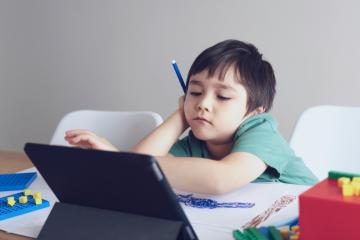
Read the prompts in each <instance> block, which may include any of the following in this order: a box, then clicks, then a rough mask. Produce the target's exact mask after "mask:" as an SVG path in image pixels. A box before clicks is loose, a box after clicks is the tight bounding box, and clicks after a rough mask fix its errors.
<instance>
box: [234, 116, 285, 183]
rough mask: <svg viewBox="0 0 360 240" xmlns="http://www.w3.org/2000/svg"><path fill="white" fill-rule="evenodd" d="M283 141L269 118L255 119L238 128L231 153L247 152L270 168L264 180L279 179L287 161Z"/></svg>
mask: <svg viewBox="0 0 360 240" xmlns="http://www.w3.org/2000/svg"><path fill="white" fill-rule="evenodd" d="M286 146H287V143H286V141H285V139H283V138H282V136H280V135H279V134H278V132H277V130H276V123H275V122H274V121H273V119H272V118H270V117H263V118H255V119H253V120H251V121H249V122H247V123H246V124H244V125H242V126H240V128H239V129H238V131H237V132H236V134H235V137H234V144H233V148H232V152H248V153H251V154H253V155H255V156H257V157H258V158H260V159H261V160H262V161H264V162H265V164H266V165H268V166H269V167H270V168H268V169H267V170H266V172H265V173H264V175H266V178H270V179H271V178H272V179H273V178H275V179H277V178H279V177H280V175H281V174H282V173H283V172H284V169H285V167H286V166H287V164H288V161H289V158H288V156H289V154H291V153H288V152H287V151H288V150H289V149H288V148H287V147H286Z"/></svg>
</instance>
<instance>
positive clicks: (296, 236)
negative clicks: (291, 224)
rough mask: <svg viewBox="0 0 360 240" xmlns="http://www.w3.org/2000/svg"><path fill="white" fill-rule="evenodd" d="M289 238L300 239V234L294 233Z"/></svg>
mask: <svg viewBox="0 0 360 240" xmlns="http://www.w3.org/2000/svg"><path fill="white" fill-rule="evenodd" d="M289 239H290V240H298V239H299V234H295V235H292V236H290V238H289Z"/></svg>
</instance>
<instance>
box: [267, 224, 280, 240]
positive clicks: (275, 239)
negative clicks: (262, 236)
mask: <svg viewBox="0 0 360 240" xmlns="http://www.w3.org/2000/svg"><path fill="white" fill-rule="evenodd" d="M268 230H269V234H270V240H283V237H282V236H281V234H280V231H279V230H277V228H276V227H274V226H270V227H269V228H268Z"/></svg>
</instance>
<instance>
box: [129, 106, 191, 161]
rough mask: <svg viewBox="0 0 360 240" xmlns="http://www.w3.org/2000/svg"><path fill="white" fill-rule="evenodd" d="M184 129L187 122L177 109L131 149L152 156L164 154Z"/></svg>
mask: <svg viewBox="0 0 360 240" xmlns="http://www.w3.org/2000/svg"><path fill="white" fill-rule="evenodd" d="M186 129H187V124H186V120H185V117H184V116H183V114H182V112H181V110H177V111H176V112H174V113H173V114H171V115H170V117H168V118H167V119H166V120H165V121H164V122H163V123H162V124H161V125H160V126H159V127H157V128H156V129H154V130H153V131H152V132H151V133H150V134H148V135H147V136H146V137H144V138H143V139H142V140H141V141H140V142H139V143H138V144H136V145H135V146H134V147H133V148H132V149H131V151H132V152H136V153H144V154H150V155H154V156H165V155H166V154H167V153H168V152H169V150H170V148H171V146H172V145H173V144H174V143H175V142H176V140H177V139H178V137H179V136H180V135H181V134H182V133H183V132H184V131H185V130H186Z"/></svg>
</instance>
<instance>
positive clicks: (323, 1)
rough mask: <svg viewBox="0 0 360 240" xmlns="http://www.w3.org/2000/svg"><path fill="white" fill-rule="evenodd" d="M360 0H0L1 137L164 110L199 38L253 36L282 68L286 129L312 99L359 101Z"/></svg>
mask: <svg viewBox="0 0 360 240" xmlns="http://www.w3.org/2000/svg"><path fill="white" fill-rule="evenodd" d="M359 8H360V2H358V1H355V0H354V1H334V0H319V1H313V0H302V1H289V0H272V1H268V0H263V1H260V0H248V1H244V0H229V1H226V0H225V1H219V0H216V1H215V0H213V1H189V0H188V1H166V0H152V1H148V0H140V1H135V0H122V1H120V0H119V1H115V0H114V1H111V0H97V1H96V0H83V1H80V0H72V1H70V0H61V1H54V0H32V1H29V0H23V1H19V0H0V83H1V85H0V114H1V115H0V149H14V150H21V149H22V147H23V144H24V143H25V142H26V141H33V142H45V143H46V142H49V140H50V138H51V136H52V133H53V131H54V129H55V127H56V125H57V123H58V121H59V120H60V118H61V117H62V116H63V115H64V114H65V113H67V112H69V111H72V110H77V109H99V110H119V111H125V110H151V111H155V112H158V113H160V114H161V115H162V116H163V117H164V118H165V117H167V116H168V115H169V114H170V113H171V112H172V110H173V109H175V107H176V106H177V99H178V96H179V95H180V94H181V88H180V86H179V85H178V82H177V80H176V77H175V74H174V73H173V71H172V68H171V65H170V62H171V60H172V59H173V58H175V59H176V60H177V61H178V63H179V64H180V67H181V68H182V72H183V74H184V75H185V73H186V72H187V70H188V69H189V66H190V64H191V63H192V61H193V60H194V58H195V57H196V56H197V55H198V54H199V53H200V51H202V50H203V49H205V48H207V47H209V46H210V45H212V44H214V43H216V42H219V41H221V40H224V39H228V38H236V39H241V40H245V41H248V42H252V43H254V44H255V45H257V46H258V48H259V49H260V51H262V52H263V54H264V56H265V57H266V58H267V59H268V60H269V61H270V62H271V63H272V64H273V67H274V68H275V71H276V76H277V80H278V86H277V91H278V92H277V96H276V99H275V104H274V108H273V110H272V114H273V115H275V116H276V117H277V118H278V120H279V123H280V131H281V132H282V133H283V134H284V136H285V137H286V138H289V137H290V136H291V132H292V130H293V127H294V124H295V123H296V119H297V118H298V117H299V115H300V113H301V112H302V111H303V110H305V109H306V108H308V107H310V106H313V105H319V104H336V105H351V106H356V105H357V106H358V105H360V98H359V97H358V96H359V94H358V91H359V89H360V87H359V85H360V84H359V73H358V69H359V62H358V59H359V57H360V47H359V46H358V43H359V42H360V27H359V26H358V25H359V24H358V23H359V22H360V14H359V10H360V9H359Z"/></svg>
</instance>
